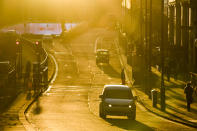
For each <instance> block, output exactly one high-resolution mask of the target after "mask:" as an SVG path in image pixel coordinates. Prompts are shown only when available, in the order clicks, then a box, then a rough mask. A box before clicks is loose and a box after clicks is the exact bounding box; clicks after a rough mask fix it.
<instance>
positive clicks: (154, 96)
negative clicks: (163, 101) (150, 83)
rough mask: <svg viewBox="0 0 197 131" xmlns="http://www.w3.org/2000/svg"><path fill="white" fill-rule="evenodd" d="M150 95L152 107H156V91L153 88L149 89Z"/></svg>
mask: <svg viewBox="0 0 197 131" xmlns="http://www.w3.org/2000/svg"><path fill="white" fill-rule="evenodd" d="M151 96H152V105H153V107H157V91H156V90H155V89H153V90H151Z"/></svg>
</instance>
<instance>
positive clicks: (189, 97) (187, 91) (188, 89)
mask: <svg viewBox="0 0 197 131" xmlns="http://www.w3.org/2000/svg"><path fill="white" fill-rule="evenodd" d="M184 93H185V94H186V101H187V111H190V104H191V103H192V101H193V98H192V94H193V87H192V86H191V83H187V85H186V86H185V88H184Z"/></svg>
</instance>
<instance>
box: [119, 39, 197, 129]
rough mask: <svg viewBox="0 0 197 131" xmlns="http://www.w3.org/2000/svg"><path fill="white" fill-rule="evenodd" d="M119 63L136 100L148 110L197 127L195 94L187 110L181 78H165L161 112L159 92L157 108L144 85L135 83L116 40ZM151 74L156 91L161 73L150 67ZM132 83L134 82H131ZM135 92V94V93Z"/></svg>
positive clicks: (183, 84) (196, 100) (183, 83)
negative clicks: (163, 106) (136, 97)
mask: <svg viewBox="0 0 197 131" xmlns="http://www.w3.org/2000/svg"><path fill="white" fill-rule="evenodd" d="M116 44H117V46H118V48H119V53H120V59H121V61H122V62H121V63H122V65H123V66H124V68H125V69H126V76H127V81H128V82H127V83H128V84H129V85H130V86H132V87H134V88H133V90H134V95H137V96H138V101H139V103H141V104H142V105H143V106H144V107H145V108H146V109H147V110H148V111H150V112H152V113H154V114H156V115H158V116H161V117H164V118H166V119H169V120H172V121H174V122H179V123H182V124H185V125H189V126H192V127H196V128H197V96H194V102H193V103H192V104H191V112H188V111H187V108H186V100H185V94H184V87H185V84H186V83H185V82H184V81H181V80H174V78H171V79H170V81H169V82H168V81H167V78H165V84H164V85H165V89H166V93H165V94H166V111H165V112H163V111H161V109H160V93H158V97H157V98H158V104H157V108H154V107H153V106H152V100H151V99H149V97H148V95H146V94H145V93H144V87H143V86H140V85H135V83H134V79H133V77H132V76H131V75H132V68H131V66H129V65H128V64H127V58H126V56H125V55H124V51H123V49H122V48H121V46H120V45H119V44H118V42H116ZM152 74H153V75H154V79H155V80H154V81H153V82H154V87H152V89H156V90H157V91H158V92H159V91H160V83H161V82H160V76H161V73H160V72H159V71H158V70H157V69H156V68H153V67H152ZM133 83H134V84H133ZM135 93H136V94H135Z"/></svg>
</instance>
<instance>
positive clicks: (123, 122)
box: [106, 118, 153, 131]
mask: <svg viewBox="0 0 197 131" xmlns="http://www.w3.org/2000/svg"><path fill="white" fill-rule="evenodd" d="M106 121H107V122H109V123H111V125H112V126H117V127H120V128H122V129H126V130H137V131H153V129H152V128H151V127H149V126H147V125H144V124H143V123H141V122H139V121H131V120H128V119H112V118H107V119H106Z"/></svg>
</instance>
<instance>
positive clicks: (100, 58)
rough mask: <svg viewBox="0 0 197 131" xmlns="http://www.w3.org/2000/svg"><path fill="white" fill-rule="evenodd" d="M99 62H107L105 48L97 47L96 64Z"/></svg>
mask: <svg viewBox="0 0 197 131" xmlns="http://www.w3.org/2000/svg"><path fill="white" fill-rule="evenodd" d="M99 63H106V64H109V51H108V50H107V49H97V51H96V64H99Z"/></svg>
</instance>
